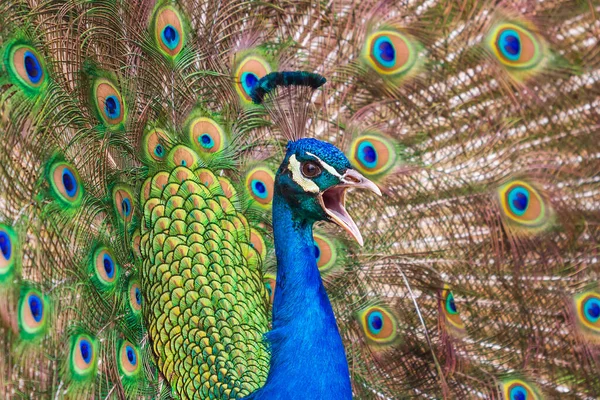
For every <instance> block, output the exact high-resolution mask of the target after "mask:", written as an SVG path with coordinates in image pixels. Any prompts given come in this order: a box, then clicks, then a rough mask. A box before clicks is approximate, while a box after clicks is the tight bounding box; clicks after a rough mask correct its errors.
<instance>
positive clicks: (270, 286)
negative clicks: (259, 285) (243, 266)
mask: <svg viewBox="0 0 600 400" xmlns="http://www.w3.org/2000/svg"><path fill="white" fill-rule="evenodd" d="M264 283H265V289H267V295H268V296H269V302H270V303H271V304H273V299H274V298H275V287H276V285H277V282H276V279H275V275H272V274H265V277H264Z"/></svg>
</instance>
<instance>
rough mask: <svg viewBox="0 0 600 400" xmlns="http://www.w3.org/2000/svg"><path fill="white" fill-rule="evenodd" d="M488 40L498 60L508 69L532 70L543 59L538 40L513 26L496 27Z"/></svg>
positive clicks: (520, 28) (518, 27)
mask: <svg viewBox="0 0 600 400" xmlns="http://www.w3.org/2000/svg"><path fill="white" fill-rule="evenodd" d="M488 40H489V41H490V44H491V47H492V50H493V53H494V54H495V55H496V57H497V58H498V60H499V61H500V62H501V63H502V64H504V65H505V66H507V67H510V68H517V69H529V68H533V67H535V66H536V65H537V64H538V63H539V62H540V61H541V60H542V58H543V55H542V50H541V48H540V42H539V40H538V39H537V38H536V37H535V36H534V35H533V34H532V33H530V32H528V31H527V30H526V29H524V28H522V27H520V26H517V25H514V24H500V25H498V26H496V27H495V29H493V30H492V33H491V35H490V37H489V39H488Z"/></svg>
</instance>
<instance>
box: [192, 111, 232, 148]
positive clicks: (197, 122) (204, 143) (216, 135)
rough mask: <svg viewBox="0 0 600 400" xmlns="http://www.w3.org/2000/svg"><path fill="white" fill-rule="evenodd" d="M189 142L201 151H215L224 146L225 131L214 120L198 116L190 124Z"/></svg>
mask: <svg viewBox="0 0 600 400" xmlns="http://www.w3.org/2000/svg"><path fill="white" fill-rule="evenodd" d="M189 139H190V142H191V143H193V144H194V146H195V147H196V149H197V150H198V151H200V152H201V153H202V152H204V153H216V152H218V151H221V150H223V148H224V147H225V132H224V131H223V128H222V127H221V126H219V124H217V123H216V121H214V120H212V119H210V118H205V117H200V118H196V119H194V120H193V121H192V123H191V124H190V131H189Z"/></svg>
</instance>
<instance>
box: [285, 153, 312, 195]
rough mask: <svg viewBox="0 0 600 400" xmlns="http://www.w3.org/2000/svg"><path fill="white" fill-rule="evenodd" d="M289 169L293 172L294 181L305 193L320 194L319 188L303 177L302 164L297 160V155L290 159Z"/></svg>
mask: <svg viewBox="0 0 600 400" xmlns="http://www.w3.org/2000/svg"><path fill="white" fill-rule="evenodd" d="M288 169H289V170H290V171H291V172H292V179H293V180H294V182H296V183H297V184H298V185H300V187H302V189H304V191H305V192H310V193H319V190H320V189H319V186H317V184H316V183H314V182H313V181H311V180H310V179H308V178H305V177H304V176H303V175H302V172H301V171H300V162H299V161H298V160H297V159H296V155H295V154H293V155H292V156H291V157H290V161H289V163H288Z"/></svg>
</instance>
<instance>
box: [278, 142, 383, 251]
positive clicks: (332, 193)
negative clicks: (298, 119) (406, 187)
mask: <svg viewBox="0 0 600 400" xmlns="http://www.w3.org/2000/svg"><path fill="white" fill-rule="evenodd" d="M351 188H362V189H369V190H371V191H372V192H374V193H376V194H378V195H380V196H381V191H380V190H379V188H378V187H377V185H375V184H374V183H373V182H371V181H370V180H368V179H367V178H365V177H364V176H362V175H361V174H360V173H359V172H358V171H356V170H355V169H354V168H353V167H352V165H351V164H350V161H348V159H347V158H346V156H345V155H344V153H343V152H341V151H340V150H339V149H338V148H336V147H335V146H333V145H331V144H329V143H326V142H322V141H320V140H316V139H299V140H296V141H293V142H289V143H288V145H287V152H286V155H285V158H284V159H283V162H282V163H281V166H280V167H279V170H278V171H277V176H276V178H275V190H276V192H278V194H279V195H280V196H282V197H283V198H284V199H285V201H286V202H287V203H288V204H289V206H290V207H291V208H292V210H293V211H294V212H295V213H296V214H297V215H300V216H301V217H302V218H303V219H305V220H307V221H310V222H317V221H331V222H334V223H336V224H338V225H339V226H341V227H342V228H343V229H345V230H346V231H347V232H348V233H349V234H350V235H351V236H352V237H353V238H354V239H355V240H356V241H357V242H358V243H359V244H360V245H361V246H362V244H363V239H362V235H361V234H360V231H359V230H358V227H357V226H356V223H355V222H354V220H352V218H351V217H350V215H349V214H348V212H347V211H346V207H345V203H346V191H347V190H348V189H351Z"/></svg>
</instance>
